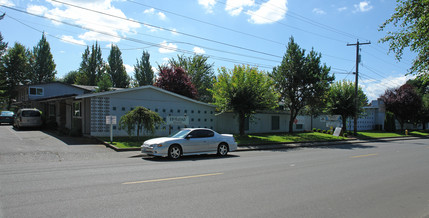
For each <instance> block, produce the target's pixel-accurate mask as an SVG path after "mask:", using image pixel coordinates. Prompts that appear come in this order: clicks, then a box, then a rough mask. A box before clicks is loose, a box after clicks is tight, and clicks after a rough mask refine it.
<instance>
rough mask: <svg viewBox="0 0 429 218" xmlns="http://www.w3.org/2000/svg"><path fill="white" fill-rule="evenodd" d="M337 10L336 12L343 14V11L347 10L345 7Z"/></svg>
mask: <svg viewBox="0 0 429 218" xmlns="http://www.w3.org/2000/svg"><path fill="white" fill-rule="evenodd" d="M337 10H338V11H339V12H343V11H345V10H347V7H341V8H338V9H337Z"/></svg>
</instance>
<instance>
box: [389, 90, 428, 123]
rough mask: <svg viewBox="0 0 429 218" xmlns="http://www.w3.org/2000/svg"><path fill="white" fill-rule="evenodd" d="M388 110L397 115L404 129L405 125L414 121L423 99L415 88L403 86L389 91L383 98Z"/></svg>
mask: <svg viewBox="0 0 429 218" xmlns="http://www.w3.org/2000/svg"><path fill="white" fill-rule="evenodd" d="M381 99H383V101H384V104H385V105H386V110H388V111H391V112H392V113H393V114H395V117H396V119H397V120H398V122H399V124H400V125H401V130H403V129H404V123H405V122H407V121H414V120H415V119H416V118H417V114H418V112H419V110H420V108H421V105H422V99H421V97H420V96H419V95H418V94H417V92H416V90H415V88H414V87H413V86H411V85H409V84H405V85H402V86H401V87H399V88H397V89H388V90H386V92H385V93H384V95H382V96H381Z"/></svg>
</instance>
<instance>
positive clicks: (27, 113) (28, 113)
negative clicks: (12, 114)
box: [22, 110, 40, 117]
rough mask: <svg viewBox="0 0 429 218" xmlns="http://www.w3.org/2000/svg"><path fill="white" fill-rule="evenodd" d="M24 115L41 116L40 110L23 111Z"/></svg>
mask: <svg viewBox="0 0 429 218" xmlns="http://www.w3.org/2000/svg"><path fill="white" fill-rule="evenodd" d="M22 116H23V117H40V112H39V111H35V110H34V111H22Z"/></svg>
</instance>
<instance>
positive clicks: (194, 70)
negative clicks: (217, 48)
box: [169, 55, 215, 102]
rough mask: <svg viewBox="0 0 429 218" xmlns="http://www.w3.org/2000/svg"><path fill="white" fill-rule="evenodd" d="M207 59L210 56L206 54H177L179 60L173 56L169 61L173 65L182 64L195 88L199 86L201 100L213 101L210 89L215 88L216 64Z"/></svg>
mask: <svg viewBox="0 0 429 218" xmlns="http://www.w3.org/2000/svg"><path fill="white" fill-rule="evenodd" d="M207 60H208V57H207V56H204V55H194V56H192V57H185V56H184V55H177V60H176V59H174V58H171V59H170V60H169V62H170V64H171V65H176V66H180V67H182V68H183V69H184V70H186V72H187V73H188V75H189V76H190V77H191V81H192V83H193V84H194V85H195V88H197V91H198V97H199V100H200V101H204V102H211V101H212V94H211V93H210V91H208V89H212V88H213V80H214V79H215V76H214V69H213V65H214V64H213V63H212V64H209V63H208V62H207Z"/></svg>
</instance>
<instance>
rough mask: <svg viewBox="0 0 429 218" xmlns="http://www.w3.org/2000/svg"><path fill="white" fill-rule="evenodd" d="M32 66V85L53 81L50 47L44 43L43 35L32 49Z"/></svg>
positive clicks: (53, 67)
mask: <svg viewBox="0 0 429 218" xmlns="http://www.w3.org/2000/svg"><path fill="white" fill-rule="evenodd" d="M33 55H34V64H33V66H32V70H33V73H32V75H31V76H30V80H31V83H32V84H38V83H44V82H51V81H54V79H55V74H56V73H57V71H56V70H55V67H56V65H55V62H54V59H53V56H52V53H51V47H50V46H49V43H48V41H46V37H45V34H43V35H42V39H40V41H39V43H38V44H37V46H35V47H34V49H33Z"/></svg>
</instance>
